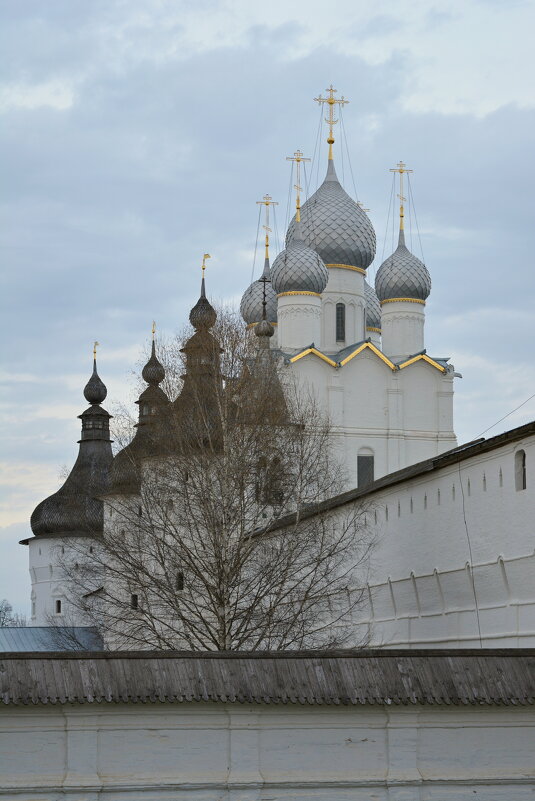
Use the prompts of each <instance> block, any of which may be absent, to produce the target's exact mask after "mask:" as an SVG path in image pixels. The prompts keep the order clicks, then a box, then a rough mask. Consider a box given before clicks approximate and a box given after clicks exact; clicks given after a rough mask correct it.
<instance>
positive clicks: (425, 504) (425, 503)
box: [424, 493, 427, 509]
mask: <svg viewBox="0 0 535 801" xmlns="http://www.w3.org/2000/svg"><path fill="white" fill-rule="evenodd" d="M424 509H427V493H426V494H425V495H424Z"/></svg>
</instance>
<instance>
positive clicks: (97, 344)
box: [93, 341, 100, 362]
mask: <svg viewBox="0 0 535 801" xmlns="http://www.w3.org/2000/svg"><path fill="white" fill-rule="evenodd" d="M99 345H100V342H96V341H95V342H94V343H93V361H95V362H96V360H97V348H98V346H99Z"/></svg>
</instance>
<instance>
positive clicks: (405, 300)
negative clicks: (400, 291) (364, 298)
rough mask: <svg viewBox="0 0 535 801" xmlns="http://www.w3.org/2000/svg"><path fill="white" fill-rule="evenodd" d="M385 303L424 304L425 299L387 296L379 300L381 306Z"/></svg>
mask: <svg viewBox="0 0 535 801" xmlns="http://www.w3.org/2000/svg"><path fill="white" fill-rule="evenodd" d="M385 303H420V304H421V305H422V306H425V300H420V299H419V298H387V299H386V300H382V301H381V306H384V304H385Z"/></svg>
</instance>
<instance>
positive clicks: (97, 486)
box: [30, 362, 113, 536]
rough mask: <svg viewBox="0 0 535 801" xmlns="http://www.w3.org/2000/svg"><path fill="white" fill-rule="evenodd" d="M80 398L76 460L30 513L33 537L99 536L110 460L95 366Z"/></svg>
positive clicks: (103, 394) (105, 415)
mask: <svg viewBox="0 0 535 801" xmlns="http://www.w3.org/2000/svg"><path fill="white" fill-rule="evenodd" d="M84 395H85V397H86V400H88V401H89V402H90V403H91V406H90V407H89V408H88V409H86V410H85V412H83V413H82V414H81V415H80V419H81V420H82V434H81V438H80V440H79V444H80V449H79V451H78V458H77V459H76V462H75V463H74V466H73V468H72V470H71V472H70V473H69V475H68V477H67V479H66V481H65V483H64V484H63V486H62V487H60V489H59V490H58V491H57V492H55V493H54V494H53V495H50V497H48V498H45V500H44V501H41V503H40V504H38V505H37V506H36V508H35V510H34V511H33V514H32V516H31V519H30V525H31V527H32V531H33V533H34V534H35V535H36V536H39V535H44V536H46V535H51V534H52V535H59V536H76V535H81V536H85V535H92V536H98V535H99V534H102V529H103V504H102V501H101V500H99V498H100V496H101V495H103V494H104V493H105V492H106V491H107V489H108V482H109V474H110V466H111V461H112V458H113V457H112V452H111V442H110V431H109V419H110V415H109V414H108V412H107V411H106V410H105V409H103V408H102V407H101V406H99V405H98V400H100V399H102V400H104V398H105V397H106V387H105V386H104V384H103V383H102V381H101V380H100V378H99V377H98V374H97V368H96V363H95V362H94V363H93V375H92V376H91V378H90V380H89V382H88V384H87V386H86V387H85V389H84Z"/></svg>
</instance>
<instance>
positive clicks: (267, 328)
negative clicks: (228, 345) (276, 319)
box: [254, 320, 275, 337]
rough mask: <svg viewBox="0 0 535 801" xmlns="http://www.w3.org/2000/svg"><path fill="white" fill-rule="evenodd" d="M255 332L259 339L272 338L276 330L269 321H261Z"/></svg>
mask: <svg viewBox="0 0 535 801" xmlns="http://www.w3.org/2000/svg"><path fill="white" fill-rule="evenodd" d="M254 332H255V334H256V336H257V337H272V336H273V334H274V333H275V329H274V328H273V326H272V325H271V323H270V322H269V320H260V322H259V323H258V325H256V326H255V329H254Z"/></svg>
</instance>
